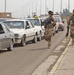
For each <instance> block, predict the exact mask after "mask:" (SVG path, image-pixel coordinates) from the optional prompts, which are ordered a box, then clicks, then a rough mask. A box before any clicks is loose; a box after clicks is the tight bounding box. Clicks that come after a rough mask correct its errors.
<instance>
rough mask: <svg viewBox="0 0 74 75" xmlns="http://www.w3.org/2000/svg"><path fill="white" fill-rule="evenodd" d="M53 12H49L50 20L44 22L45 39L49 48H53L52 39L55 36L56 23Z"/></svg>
mask: <svg viewBox="0 0 74 75" xmlns="http://www.w3.org/2000/svg"><path fill="white" fill-rule="evenodd" d="M52 16H53V12H52V11H49V12H48V18H46V20H45V21H44V26H45V33H44V39H45V40H46V41H47V42H48V48H50V46H51V37H52V36H53V27H54V26H55V21H54V19H53V17H52Z"/></svg>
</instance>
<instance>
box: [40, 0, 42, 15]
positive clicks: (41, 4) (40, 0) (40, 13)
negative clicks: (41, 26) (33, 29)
mask: <svg viewBox="0 0 74 75" xmlns="http://www.w3.org/2000/svg"><path fill="white" fill-rule="evenodd" d="M41 5H42V4H41V0H40V16H41Z"/></svg>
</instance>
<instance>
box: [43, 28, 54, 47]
mask: <svg viewBox="0 0 74 75" xmlns="http://www.w3.org/2000/svg"><path fill="white" fill-rule="evenodd" d="M52 35H53V29H52V28H46V30H45V33H44V39H45V40H46V41H47V42H48V46H51V37H52Z"/></svg>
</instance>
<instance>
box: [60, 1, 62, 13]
mask: <svg viewBox="0 0 74 75" xmlns="http://www.w3.org/2000/svg"><path fill="white" fill-rule="evenodd" d="M60 13H62V0H61V2H60Z"/></svg>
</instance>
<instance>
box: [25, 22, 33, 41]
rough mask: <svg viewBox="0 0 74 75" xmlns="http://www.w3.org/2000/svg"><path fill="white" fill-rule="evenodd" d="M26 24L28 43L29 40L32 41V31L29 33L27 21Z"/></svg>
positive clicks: (29, 28)
mask: <svg viewBox="0 0 74 75" xmlns="http://www.w3.org/2000/svg"><path fill="white" fill-rule="evenodd" d="M25 22H26V27H25V28H26V40H27V41H29V40H32V37H31V35H32V31H31V27H30V24H29V22H28V21H25Z"/></svg>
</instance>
